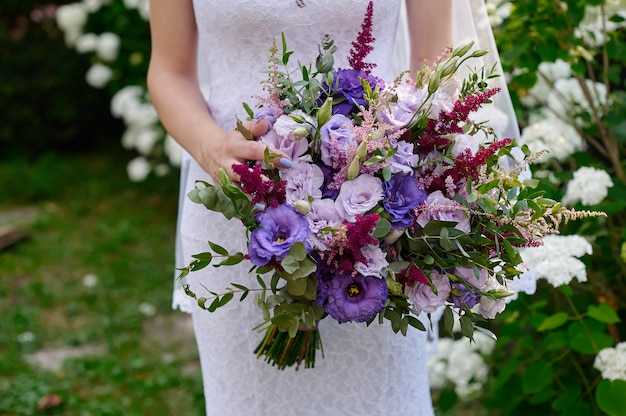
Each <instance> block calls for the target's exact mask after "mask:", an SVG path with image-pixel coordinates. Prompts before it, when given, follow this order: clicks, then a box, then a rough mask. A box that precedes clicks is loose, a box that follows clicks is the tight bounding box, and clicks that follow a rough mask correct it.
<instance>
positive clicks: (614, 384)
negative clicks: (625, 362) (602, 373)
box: [596, 380, 626, 416]
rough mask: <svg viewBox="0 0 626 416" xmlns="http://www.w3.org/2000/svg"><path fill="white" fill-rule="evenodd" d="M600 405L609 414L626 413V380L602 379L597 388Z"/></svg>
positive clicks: (622, 414)
mask: <svg viewBox="0 0 626 416" xmlns="http://www.w3.org/2000/svg"><path fill="white" fill-rule="evenodd" d="M596 400H597V402H598V407H600V409H602V411H603V412H606V414H607V415H609V416H624V414H626V411H625V409H626V381H624V380H613V381H610V380H602V381H601V382H600V384H598V387H597V388H596Z"/></svg>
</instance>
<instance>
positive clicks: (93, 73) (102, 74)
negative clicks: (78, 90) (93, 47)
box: [85, 63, 113, 89]
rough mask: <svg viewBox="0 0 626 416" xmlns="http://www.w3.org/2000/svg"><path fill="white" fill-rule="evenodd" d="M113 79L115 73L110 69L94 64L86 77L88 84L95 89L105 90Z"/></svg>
mask: <svg viewBox="0 0 626 416" xmlns="http://www.w3.org/2000/svg"><path fill="white" fill-rule="evenodd" d="M111 77H113V71H112V70H111V68H110V67H108V66H106V65H103V64H98V63H96V64H93V65H92V66H91V67H90V68H89V69H88V70H87V74H86V75H85V79H86V80H87V83H88V84H89V85H91V86H92V87H94V88H98V89H100V88H104V87H106V85H107V84H108V83H109V81H110V80H111Z"/></svg>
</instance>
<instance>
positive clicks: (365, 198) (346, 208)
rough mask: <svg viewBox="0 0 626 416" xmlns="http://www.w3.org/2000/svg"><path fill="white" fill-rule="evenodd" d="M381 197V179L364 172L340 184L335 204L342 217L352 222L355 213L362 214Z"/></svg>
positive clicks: (372, 206)
mask: <svg viewBox="0 0 626 416" xmlns="http://www.w3.org/2000/svg"><path fill="white" fill-rule="evenodd" d="M382 197H383V186H382V182H381V180H380V179H378V178H377V177H375V176H372V175H366V174H364V175H360V176H357V177H356V178H355V179H353V180H351V181H346V182H344V183H343V184H342V185H341V188H340V189H339V195H337V199H336V200H335V205H336V207H337V212H339V214H340V215H341V216H342V217H343V218H344V219H346V220H348V221H350V222H354V219H355V216H356V215H357V214H364V213H366V212H367V211H369V210H370V209H372V208H374V207H375V206H376V204H377V203H378V201H379V200H380V199H381V198H382Z"/></svg>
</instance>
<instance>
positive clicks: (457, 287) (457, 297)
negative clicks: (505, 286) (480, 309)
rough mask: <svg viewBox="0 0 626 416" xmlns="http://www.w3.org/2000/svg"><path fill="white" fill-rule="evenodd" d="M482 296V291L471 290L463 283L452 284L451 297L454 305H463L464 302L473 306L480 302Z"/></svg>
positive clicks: (459, 306)
mask: <svg viewBox="0 0 626 416" xmlns="http://www.w3.org/2000/svg"><path fill="white" fill-rule="evenodd" d="M480 297H481V295H480V293H478V292H476V291H474V290H471V289H470V288H468V287H467V286H465V285H464V284H463V283H453V284H452V290H451V291H450V298H451V299H452V303H454V306H455V307H457V308H461V307H463V304H465V305H467V307H468V308H473V307H474V306H475V305H477V304H478V302H480Z"/></svg>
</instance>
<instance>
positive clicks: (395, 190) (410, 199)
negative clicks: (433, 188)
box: [383, 174, 428, 228]
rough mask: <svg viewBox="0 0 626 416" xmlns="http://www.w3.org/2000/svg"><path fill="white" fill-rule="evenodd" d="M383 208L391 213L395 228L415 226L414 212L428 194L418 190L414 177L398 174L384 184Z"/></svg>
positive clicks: (390, 216)
mask: <svg viewBox="0 0 626 416" xmlns="http://www.w3.org/2000/svg"><path fill="white" fill-rule="evenodd" d="M383 195H384V197H385V198H384V200H383V207H384V208H385V211H387V213H389V218H390V220H391V224H392V225H393V226H394V227H405V228H406V227H409V226H411V224H413V221H414V220H415V218H414V217H413V214H412V212H413V210H414V209H415V208H417V207H418V206H420V205H422V204H423V203H424V201H425V200H426V198H427V197H428V193H427V192H426V191H424V190H423V189H420V188H418V186H417V183H416V182H415V178H414V177H413V176H412V175H400V174H396V175H393V176H392V177H391V179H389V180H388V181H385V182H384V183H383Z"/></svg>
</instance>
